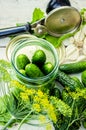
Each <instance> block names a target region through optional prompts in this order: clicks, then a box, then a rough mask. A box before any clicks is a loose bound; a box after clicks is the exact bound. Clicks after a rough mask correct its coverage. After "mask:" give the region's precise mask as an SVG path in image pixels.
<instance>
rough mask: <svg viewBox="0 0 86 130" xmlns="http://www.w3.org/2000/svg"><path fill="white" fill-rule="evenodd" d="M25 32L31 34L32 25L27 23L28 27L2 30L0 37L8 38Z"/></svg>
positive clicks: (0, 30)
mask: <svg viewBox="0 0 86 130" xmlns="http://www.w3.org/2000/svg"><path fill="white" fill-rule="evenodd" d="M23 32H31V25H30V24H29V23H27V24H26V25H23V26H19V27H10V28H5V29H0V37H6V36H9V35H14V34H18V33H23Z"/></svg>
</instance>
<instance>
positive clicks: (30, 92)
mask: <svg viewBox="0 0 86 130" xmlns="http://www.w3.org/2000/svg"><path fill="white" fill-rule="evenodd" d="M25 92H26V93H27V94H28V95H30V96H32V95H33V94H35V93H36V90H35V89H26V91H25Z"/></svg>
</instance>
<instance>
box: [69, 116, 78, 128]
mask: <svg viewBox="0 0 86 130" xmlns="http://www.w3.org/2000/svg"><path fill="white" fill-rule="evenodd" d="M78 120H80V118H77V119H75V120H73V121H72V122H71V123H70V124H69V125H68V128H69V127H70V126H71V125H72V124H73V123H74V122H75V121H78Z"/></svg>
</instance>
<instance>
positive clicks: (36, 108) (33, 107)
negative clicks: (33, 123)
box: [32, 104, 41, 112]
mask: <svg viewBox="0 0 86 130" xmlns="http://www.w3.org/2000/svg"><path fill="white" fill-rule="evenodd" d="M32 109H33V110H34V111H35V112H40V111H41V108H40V105H39V104H33V105H32Z"/></svg>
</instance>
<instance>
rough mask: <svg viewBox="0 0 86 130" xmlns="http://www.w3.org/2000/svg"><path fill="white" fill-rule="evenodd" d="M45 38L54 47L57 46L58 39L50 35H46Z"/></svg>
mask: <svg viewBox="0 0 86 130" xmlns="http://www.w3.org/2000/svg"><path fill="white" fill-rule="evenodd" d="M45 39H46V40H47V41H49V42H50V43H51V44H52V45H53V46H54V47H57V46H58V39H59V38H57V37H54V36H51V35H46V36H45Z"/></svg>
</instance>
